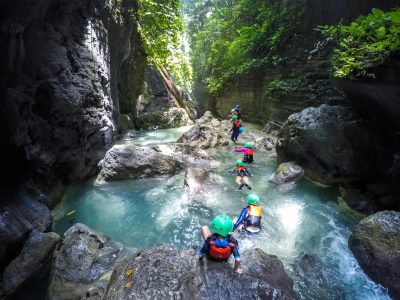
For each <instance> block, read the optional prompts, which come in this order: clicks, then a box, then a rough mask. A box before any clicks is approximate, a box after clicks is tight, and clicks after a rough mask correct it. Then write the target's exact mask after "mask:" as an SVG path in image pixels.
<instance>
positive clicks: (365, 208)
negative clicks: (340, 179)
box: [340, 187, 378, 214]
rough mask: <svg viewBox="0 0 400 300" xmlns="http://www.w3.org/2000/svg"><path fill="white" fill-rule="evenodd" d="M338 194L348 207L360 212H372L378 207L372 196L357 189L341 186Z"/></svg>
mask: <svg viewBox="0 0 400 300" xmlns="http://www.w3.org/2000/svg"><path fill="white" fill-rule="evenodd" d="M340 196H341V198H342V200H344V201H345V202H346V203H347V205H348V206H349V207H350V208H352V209H355V210H357V211H359V212H361V213H364V214H372V213H374V212H376V211H377V209H378V208H377V205H376V202H375V200H374V197H373V196H372V195H371V194H367V193H362V192H361V191H360V190H358V189H355V188H343V187H341V188H340Z"/></svg>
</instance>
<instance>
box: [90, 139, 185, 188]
mask: <svg viewBox="0 0 400 300" xmlns="http://www.w3.org/2000/svg"><path fill="white" fill-rule="evenodd" d="M99 166H100V168H101V170H100V173H99V175H98V176H97V179H96V183H97V184H102V183H105V182H107V181H116V180H124V179H135V178H143V177H150V176H155V175H163V174H171V173H174V172H175V171H176V169H177V164H176V161H175V160H174V159H173V158H172V157H171V156H167V155H164V154H161V153H159V152H157V151H155V150H154V149H152V148H148V147H137V146H132V145H115V146H114V147H112V148H111V149H110V150H109V151H107V153H106V156H105V157H104V159H103V160H102V161H101V162H100V163H99Z"/></svg>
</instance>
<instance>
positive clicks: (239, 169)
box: [236, 166, 244, 172]
mask: <svg viewBox="0 0 400 300" xmlns="http://www.w3.org/2000/svg"><path fill="white" fill-rule="evenodd" d="M236 170H237V171H239V172H243V171H244V167H242V166H237V167H236Z"/></svg>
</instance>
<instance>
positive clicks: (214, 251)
mask: <svg viewBox="0 0 400 300" xmlns="http://www.w3.org/2000/svg"><path fill="white" fill-rule="evenodd" d="M214 244H215V241H210V247H209V248H208V255H210V256H211V257H213V258H216V259H226V258H229V257H230V256H231V254H232V249H231V248H232V247H234V246H235V244H234V243H229V246H228V247H226V248H218V247H215V246H214Z"/></svg>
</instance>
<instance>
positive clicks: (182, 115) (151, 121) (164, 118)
mask: <svg viewBox="0 0 400 300" xmlns="http://www.w3.org/2000/svg"><path fill="white" fill-rule="evenodd" d="M136 122H137V125H138V127H139V128H141V129H145V130H148V129H163V128H176V127H181V126H186V125H192V124H193V121H192V120H190V118H189V115H188V114H187V112H186V111H185V109H183V108H177V107H172V108H170V109H169V110H167V111H157V112H153V113H148V114H142V115H140V116H139V117H138V118H137V121H136Z"/></svg>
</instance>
